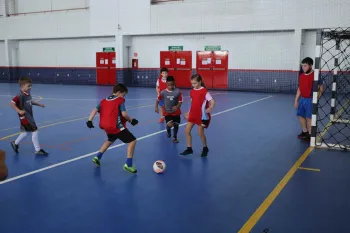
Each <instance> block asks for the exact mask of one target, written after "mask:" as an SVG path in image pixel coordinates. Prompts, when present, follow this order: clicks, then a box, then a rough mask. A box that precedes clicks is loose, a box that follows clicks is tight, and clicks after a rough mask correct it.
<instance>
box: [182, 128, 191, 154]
mask: <svg viewBox="0 0 350 233" xmlns="http://www.w3.org/2000/svg"><path fill="white" fill-rule="evenodd" d="M193 126H194V123H192V122H187V125H186V128H185V136H186V143H187V149H186V150H185V151H184V152H182V153H181V155H189V154H193V150H192V135H191V130H192V128H193Z"/></svg>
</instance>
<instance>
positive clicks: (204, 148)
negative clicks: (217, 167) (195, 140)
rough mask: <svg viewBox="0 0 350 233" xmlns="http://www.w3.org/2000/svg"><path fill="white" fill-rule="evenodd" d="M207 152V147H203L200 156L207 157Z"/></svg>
mask: <svg viewBox="0 0 350 233" xmlns="http://www.w3.org/2000/svg"><path fill="white" fill-rule="evenodd" d="M208 152H209V149H208V147H203V150H202V155H201V157H207V156H208Z"/></svg>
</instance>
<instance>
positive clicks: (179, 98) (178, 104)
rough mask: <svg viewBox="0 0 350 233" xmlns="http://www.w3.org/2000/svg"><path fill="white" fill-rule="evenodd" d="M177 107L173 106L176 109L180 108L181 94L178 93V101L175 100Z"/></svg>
mask: <svg viewBox="0 0 350 233" xmlns="http://www.w3.org/2000/svg"><path fill="white" fill-rule="evenodd" d="M177 102H178V103H177V105H176V106H175V108H176V109H178V108H180V107H181V105H182V93H181V92H180V95H179V97H178V100H177Z"/></svg>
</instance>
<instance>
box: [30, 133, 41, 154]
mask: <svg viewBox="0 0 350 233" xmlns="http://www.w3.org/2000/svg"><path fill="white" fill-rule="evenodd" d="M38 134H39V131H35V132H33V133H32V141H33V144H34V148H35V151H36V152H38V151H39V150H40V149H41V148H40V144H39V136H38Z"/></svg>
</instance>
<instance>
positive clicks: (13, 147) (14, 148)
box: [11, 141, 19, 153]
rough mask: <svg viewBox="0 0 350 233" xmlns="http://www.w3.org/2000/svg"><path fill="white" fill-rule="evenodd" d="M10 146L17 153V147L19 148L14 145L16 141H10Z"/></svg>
mask: <svg viewBox="0 0 350 233" xmlns="http://www.w3.org/2000/svg"><path fill="white" fill-rule="evenodd" d="M11 147H12V149H13V150H14V151H15V152H16V153H18V148H19V146H18V145H16V143H15V142H14V141H13V142H11Z"/></svg>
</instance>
